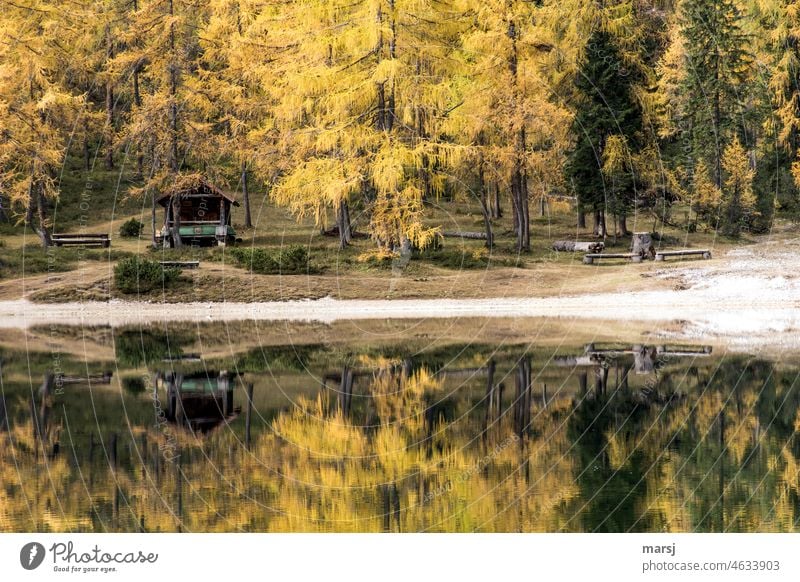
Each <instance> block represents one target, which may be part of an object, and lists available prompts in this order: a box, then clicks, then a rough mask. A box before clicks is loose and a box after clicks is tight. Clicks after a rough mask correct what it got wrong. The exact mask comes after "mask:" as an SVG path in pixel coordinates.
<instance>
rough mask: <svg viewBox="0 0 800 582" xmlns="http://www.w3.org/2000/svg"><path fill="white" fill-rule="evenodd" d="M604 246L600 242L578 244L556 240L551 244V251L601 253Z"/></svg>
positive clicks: (572, 241)
mask: <svg viewBox="0 0 800 582" xmlns="http://www.w3.org/2000/svg"><path fill="white" fill-rule="evenodd" d="M605 248H606V245H605V244H604V243H602V242H597V241H590V242H580V241H575V240H557V241H554V242H553V250H554V251H559V252H563V253H576V252H584V253H602V252H603V249H605Z"/></svg>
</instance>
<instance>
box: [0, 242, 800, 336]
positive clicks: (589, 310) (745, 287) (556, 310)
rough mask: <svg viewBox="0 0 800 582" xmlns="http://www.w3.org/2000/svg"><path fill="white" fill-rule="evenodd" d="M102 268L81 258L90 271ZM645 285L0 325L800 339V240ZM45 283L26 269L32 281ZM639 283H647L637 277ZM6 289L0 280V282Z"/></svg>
mask: <svg viewBox="0 0 800 582" xmlns="http://www.w3.org/2000/svg"><path fill="white" fill-rule="evenodd" d="M107 269H108V267H107V266H105V265H96V266H95V267H94V268H92V267H87V270H86V272H85V277H86V278H87V279H86V280H89V279H91V278H92V277H99V278H102V276H103V275H106V276H107V273H108V270H107ZM643 275H644V279H645V280H649V282H648V284H647V286H649V288H650V290H636V291H634V292H628V293H624V292H619V291H611V292H602V293H594V294H576V295H560V296H547V297H502V298H495V299H397V300H381V299H370V300H358V299H354V300H334V299H330V298H323V299H318V300H295V301H267V302H253V303H246V302H238V301H237V302H225V303H207V302H195V303H181V304H163V303H140V302H123V301H110V302H106V303H103V302H86V303H60V304H33V303H30V302H28V301H27V300H24V299H22V300H16V301H0V327H3V328H26V327H29V326H32V325H43V324H51V323H63V324H85V325H88V324H108V325H112V326H117V325H125V324H144V323H148V322H155V321H222V320H225V321H234V320H251V319H257V320H264V321H266V320H283V321H321V322H334V321H341V320H355V319H384V318H386V319H388V318H398V319H402V318H452V317H485V318H496V317H558V318H574V319H603V320H617V321H618V320H633V321H647V322H654V323H655V322H659V321H661V322H668V321H669V322H674V321H681V322H683V325H682V329H683V331H682V333H681V335H682V336H683V337H685V338H687V339H688V338H700V337H703V338H722V339H724V340H725V341H726V342H730V343H732V344H737V345H742V346H763V345H769V346H778V347H786V348H795V347H798V345H800V333H798V331H799V330H800V239H789V240H787V239H786V238H785V237H781V238H780V240H779V241H778V240H772V239H765V240H763V241H761V242H759V243H758V244H755V245H751V246H749V247H744V248H739V249H734V250H731V251H729V252H728V253H727V254H726V255H725V256H723V257H720V258H719V259H718V260H714V261H695V262H687V263H681V264H680V266H678V265H664V266H663V267H656V266H654V267H653V268H651V269H650V270H648V271H646V272H645V273H644V274H643ZM47 284H50V283H48V282H47V281H46V277H45V278H44V279H43V280H40V278H31V280H29V281H28V282H27V285H28V288H37V287H40V288H41V287H42V286H44V285H47ZM642 286H645V285H642ZM0 297H2V287H0Z"/></svg>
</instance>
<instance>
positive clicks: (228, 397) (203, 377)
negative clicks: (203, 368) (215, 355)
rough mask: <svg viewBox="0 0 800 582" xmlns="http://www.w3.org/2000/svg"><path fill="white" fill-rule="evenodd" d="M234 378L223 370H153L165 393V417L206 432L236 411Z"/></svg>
mask: <svg viewBox="0 0 800 582" xmlns="http://www.w3.org/2000/svg"><path fill="white" fill-rule="evenodd" d="M234 379H235V377H234V375H233V374H230V373H228V372H226V371H224V370H223V371H221V372H219V373H217V372H215V371H207V372H199V373H190V374H182V373H180V372H173V371H170V372H157V373H156V386H157V388H158V389H159V390H165V391H166V393H167V408H166V410H165V416H166V418H167V420H168V421H170V422H174V423H175V424H177V425H178V426H182V427H184V428H189V429H191V430H192V431H194V432H209V431H211V430H213V429H214V428H216V427H218V426H220V425H221V424H223V423H225V422H230V421H232V420H233V419H235V418H236V417H237V415H238V414H239V409H238V408H237V409H235V408H234V406H233V387H234Z"/></svg>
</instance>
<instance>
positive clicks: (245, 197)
mask: <svg viewBox="0 0 800 582" xmlns="http://www.w3.org/2000/svg"><path fill="white" fill-rule="evenodd" d="M242 205H243V206H244V227H245V228H253V220H252V217H251V215H250V192H249V190H248V189H247V162H242Z"/></svg>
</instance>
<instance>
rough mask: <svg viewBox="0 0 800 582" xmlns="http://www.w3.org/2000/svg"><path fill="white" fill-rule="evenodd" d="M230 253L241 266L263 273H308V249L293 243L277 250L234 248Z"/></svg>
mask: <svg viewBox="0 0 800 582" xmlns="http://www.w3.org/2000/svg"><path fill="white" fill-rule="evenodd" d="M229 252H230V255H231V256H232V257H233V260H234V261H235V262H236V264H237V265H239V266H240V267H245V268H247V269H250V270H251V271H252V272H253V273H260V274H262V275H276V274H278V273H281V274H283V275H292V274H301V273H308V272H309V271H310V269H309V264H308V249H306V247H302V246H299V245H291V246H288V247H284V248H280V249H277V250H270V249H254V248H246V249H242V248H234V249H231V250H230V251H229Z"/></svg>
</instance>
